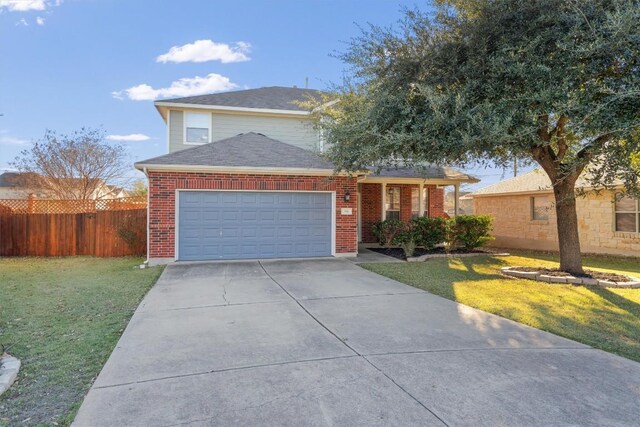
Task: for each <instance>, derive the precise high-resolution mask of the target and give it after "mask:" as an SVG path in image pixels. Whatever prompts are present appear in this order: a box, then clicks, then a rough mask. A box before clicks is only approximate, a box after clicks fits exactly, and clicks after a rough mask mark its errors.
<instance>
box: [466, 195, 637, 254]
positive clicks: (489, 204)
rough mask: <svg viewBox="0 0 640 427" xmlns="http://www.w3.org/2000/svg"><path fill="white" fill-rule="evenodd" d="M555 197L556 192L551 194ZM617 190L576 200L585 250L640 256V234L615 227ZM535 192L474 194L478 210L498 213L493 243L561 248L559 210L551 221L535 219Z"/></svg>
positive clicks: (527, 247)
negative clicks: (615, 197)
mask: <svg viewBox="0 0 640 427" xmlns="http://www.w3.org/2000/svg"><path fill="white" fill-rule="evenodd" d="M547 195H548V197H549V198H550V200H553V194H552V193H548V194H547ZM613 198H614V194H613V193H612V192H608V191H602V192H601V193H599V194H598V193H594V192H591V193H588V194H587V196H586V197H579V198H578V199H577V200H576V205H577V212H578V227H579V233H580V243H581V248H582V251H583V252H585V253H608V254H615V255H633V256H640V234H637V233H623V232H616V231H614V205H613ZM530 199H531V195H499V196H483V197H474V199H473V202H474V213H476V214H486V215H491V216H493V217H494V230H493V235H494V236H495V237H496V240H495V241H493V242H492V243H491V245H492V246H496V247H504V248H514V249H538V250H558V231H557V226H556V219H557V217H556V213H555V209H554V208H553V207H552V208H551V209H550V211H549V220H548V221H533V220H532V219H531V200H530Z"/></svg>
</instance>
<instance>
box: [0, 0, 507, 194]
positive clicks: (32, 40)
mask: <svg viewBox="0 0 640 427" xmlns="http://www.w3.org/2000/svg"><path fill="white" fill-rule="evenodd" d="M416 4H417V5H418V6H419V7H424V3H423V2H419V1H418V2H416V1H410V2H409V1H407V2H404V1H398V0H359V1H356V0H353V1H347V0H342V1H339V0H297V1H295V0H279V1H258V0H253V1H248V0H226V1H213V0H210V1H204V0H203V1H195V0H194V1H191V0H181V1H143V0H135V1H130V0H63V1H60V0H0V11H1V12H0V29H1V30H0V31H1V32H0V37H1V38H2V43H1V44H0V55H1V57H2V61H1V62H0V114H3V116H1V117H0V170H3V169H6V168H8V163H9V162H10V161H11V160H12V159H13V158H14V157H15V156H16V155H17V154H18V153H19V151H20V150H22V149H25V148H28V147H29V143H30V141H32V140H33V139H37V138H39V137H41V136H42V135H43V134H44V131H45V129H53V130H56V131H60V132H69V131H72V130H75V129H78V128H80V127H82V126H88V127H102V128H103V129H104V130H105V132H106V133H107V134H108V135H111V136H112V138H116V139H118V137H124V139H125V140H124V141H121V143H122V144H124V145H125V146H126V147H128V150H129V153H130V155H131V161H132V163H133V161H135V160H140V159H144V158H149V157H153V156H156V155H161V154H164V153H165V149H166V141H165V138H166V135H165V125H164V123H163V121H162V119H161V117H160V115H159V114H158V113H157V111H156V109H155V108H154V107H153V101H152V100H151V99H152V98H153V97H155V96H160V97H171V96H182V95H190V94H194V92H198V90H200V91H205V90H206V91H207V92H212V91H213V90H221V89H229V88H236V89H242V88H255V87H261V86H293V85H297V86H299V87H302V86H304V84H305V78H306V77H308V78H309V87H312V88H318V89H322V88H325V87H326V86H327V85H329V84H330V83H332V82H339V81H340V79H341V76H342V73H343V70H344V65H343V64H342V63H341V62H340V61H339V60H337V59H335V58H332V57H331V56H330V54H331V53H332V52H335V51H341V50H343V49H344V46H345V44H344V42H345V41H346V40H349V39H350V38H351V37H353V36H356V35H357V34H358V33H359V30H358V27H357V25H356V24H360V25H366V23H367V22H371V23H374V24H378V25H391V24H393V23H394V22H396V21H397V20H398V18H400V16H401V8H402V6H409V7H413V6H414V5H416ZM197 41H200V42H198V43H196V42H197ZM171 48H174V49H173V50H171ZM185 60H188V61H186V62H180V61H185ZM194 61H203V62H194ZM127 89H129V90H127ZM189 91H191V92H189ZM147 137H148V139H146V138H147ZM120 139H123V138H120ZM472 172H474V173H476V174H477V175H479V176H480V177H481V178H482V179H483V185H486V184H488V183H490V182H495V181H496V180H499V179H500V178H501V176H502V171H501V170H474V171H472ZM507 176H508V174H507Z"/></svg>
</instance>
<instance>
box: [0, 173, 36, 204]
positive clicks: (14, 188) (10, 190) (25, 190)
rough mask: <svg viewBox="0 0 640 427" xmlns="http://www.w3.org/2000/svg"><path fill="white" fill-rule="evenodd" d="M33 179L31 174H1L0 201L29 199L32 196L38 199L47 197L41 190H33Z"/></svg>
mask: <svg viewBox="0 0 640 427" xmlns="http://www.w3.org/2000/svg"><path fill="white" fill-rule="evenodd" d="M32 183H33V178H32V177H31V176H30V175H29V174H25V173H19V172H4V173H3V174H0V199H27V198H28V197H29V195H30V194H32V195H33V196H35V197H38V198H44V197H46V193H45V192H44V191H43V190H42V189H39V188H33V185H32Z"/></svg>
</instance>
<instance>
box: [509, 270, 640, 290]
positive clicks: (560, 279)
mask: <svg viewBox="0 0 640 427" xmlns="http://www.w3.org/2000/svg"><path fill="white" fill-rule="evenodd" d="M500 271H501V272H502V274H504V275H506V276H509V277H517V278H520V279H530V280H537V281H539V282H546V283H555V284H568V285H587V286H600V287H602V288H627V289H635V288H640V279H639V278H637V277H631V276H630V277H631V279H633V280H632V281H631V282H612V281H610V280H600V279H593V278H591V277H575V276H550V275H548V274H542V273H541V272H539V271H518V267H502V268H501V269H500Z"/></svg>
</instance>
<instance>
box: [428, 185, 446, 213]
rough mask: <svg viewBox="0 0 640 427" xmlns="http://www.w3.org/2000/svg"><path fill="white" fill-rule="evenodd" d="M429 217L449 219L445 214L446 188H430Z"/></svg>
mask: <svg viewBox="0 0 640 427" xmlns="http://www.w3.org/2000/svg"><path fill="white" fill-rule="evenodd" d="M429 216H430V217H432V218H435V217H448V215H447V214H446V213H444V188H436V187H435V186H430V187H429Z"/></svg>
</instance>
